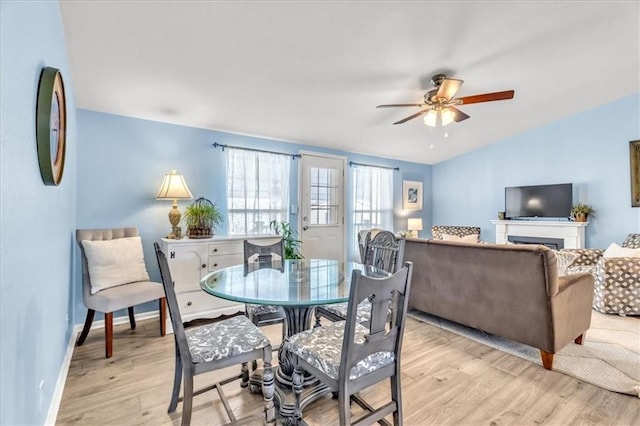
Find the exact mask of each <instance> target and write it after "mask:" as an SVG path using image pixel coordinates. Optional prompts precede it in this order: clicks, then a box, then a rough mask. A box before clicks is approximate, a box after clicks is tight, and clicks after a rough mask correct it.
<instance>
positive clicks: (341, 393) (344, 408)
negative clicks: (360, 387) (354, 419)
mask: <svg viewBox="0 0 640 426" xmlns="http://www.w3.org/2000/svg"><path fill="white" fill-rule="evenodd" d="M338 389H339V390H338V418H339V419H340V425H341V426H342V425H350V424H351V395H348V394H347V386H346V383H341V384H338Z"/></svg>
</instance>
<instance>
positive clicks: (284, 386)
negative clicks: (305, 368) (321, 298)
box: [249, 306, 331, 425]
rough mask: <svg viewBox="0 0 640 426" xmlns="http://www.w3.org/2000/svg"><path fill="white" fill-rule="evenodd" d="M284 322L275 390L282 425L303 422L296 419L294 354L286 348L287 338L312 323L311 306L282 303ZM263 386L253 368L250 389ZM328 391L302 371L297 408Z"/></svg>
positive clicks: (315, 379) (255, 391) (326, 387)
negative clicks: (284, 327) (283, 304)
mask: <svg viewBox="0 0 640 426" xmlns="http://www.w3.org/2000/svg"><path fill="white" fill-rule="evenodd" d="M283 309H284V312H285V316H286V322H287V337H286V338H285V340H284V342H282V345H280V349H279V350H278V366H276V367H274V370H275V385H276V386H275V394H274V400H275V402H276V404H277V405H278V412H279V417H280V421H281V422H282V424H283V425H300V424H305V423H304V421H301V419H296V418H295V416H294V414H295V393H294V392H293V384H292V381H291V376H292V375H293V368H294V364H293V355H292V354H291V353H290V352H289V350H288V339H289V337H290V336H293V335H294V334H297V333H300V332H302V331H304V330H308V329H309V328H310V327H311V319H312V317H313V307H312V306H283ZM261 386H262V369H257V370H255V371H254V372H253V373H252V374H251V377H250V379H249V388H250V390H251V392H252V393H260V392H261ZM329 393H331V389H330V388H329V387H328V386H327V385H325V384H324V383H322V382H320V380H318V379H317V378H315V377H314V376H313V375H312V374H310V373H307V372H305V374H304V380H303V382H302V394H301V395H300V410H304V408H305V407H306V406H307V405H308V404H310V403H311V402H313V401H315V400H316V399H318V398H320V397H322V396H324V395H327V394H329Z"/></svg>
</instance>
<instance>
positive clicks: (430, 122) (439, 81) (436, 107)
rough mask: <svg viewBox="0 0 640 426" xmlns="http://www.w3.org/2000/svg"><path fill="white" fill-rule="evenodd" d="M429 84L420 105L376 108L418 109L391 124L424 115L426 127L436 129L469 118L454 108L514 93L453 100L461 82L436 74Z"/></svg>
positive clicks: (498, 98) (488, 94)
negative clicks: (428, 88)
mask: <svg viewBox="0 0 640 426" xmlns="http://www.w3.org/2000/svg"><path fill="white" fill-rule="evenodd" d="M431 83H432V84H433V85H434V86H435V88H434V89H432V90H429V91H428V92H427V93H425V94H424V103H421V104H388V105H378V106H377V107H376V108H394V107H418V108H421V109H420V111H419V112H417V113H415V114H412V115H410V116H408V117H406V118H403V119H402V120H400V121H396V122H395V123H393V124H402V123H406V122H407V121H409V120H413V119H414V118H418V117H420V116H421V115H425V114H426V115H425V117H424V123H425V124H426V125H427V126H431V127H436V125H437V123H438V118H439V119H440V120H439V122H440V124H442V125H443V126H446V125H447V124H451V123H452V122H454V121H455V122H460V121H462V120H466V119H467V118H469V116H468V115H467V114H465V113H464V112H462V111H460V110H459V109H458V108H456V106H458V105H468V104H477V103H481V102H491V101H502V100H505V99H513V95H514V93H515V92H514V91H513V90H505V91H503V92H493V93H484V94H482V95H471V96H464V97H462V98H454V95H455V94H456V92H457V91H458V89H460V86H462V83H463V81H462V80H456V79H453V78H447V76H445V75H444V74H436V75H434V76H433V77H432V78H431Z"/></svg>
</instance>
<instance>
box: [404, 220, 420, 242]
mask: <svg viewBox="0 0 640 426" xmlns="http://www.w3.org/2000/svg"><path fill="white" fill-rule="evenodd" d="M407 230H408V231H409V237H411V238H418V231H422V218H419V217H410V218H409V220H408V223H407Z"/></svg>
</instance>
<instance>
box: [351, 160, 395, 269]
mask: <svg viewBox="0 0 640 426" xmlns="http://www.w3.org/2000/svg"><path fill="white" fill-rule="evenodd" d="M372 228H379V229H385V230H389V231H393V170H392V169H384V168H380V167H368V166H357V167H355V168H354V172H353V231H354V233H353V238H352V239H353V244H352V247H353V250H354V251H353V255H354V256H355V258H356V259H357V258H359V254H358V233H359V232H360V231H361V230H363V229H365V230H368V229H372Z"/></svg>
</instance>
